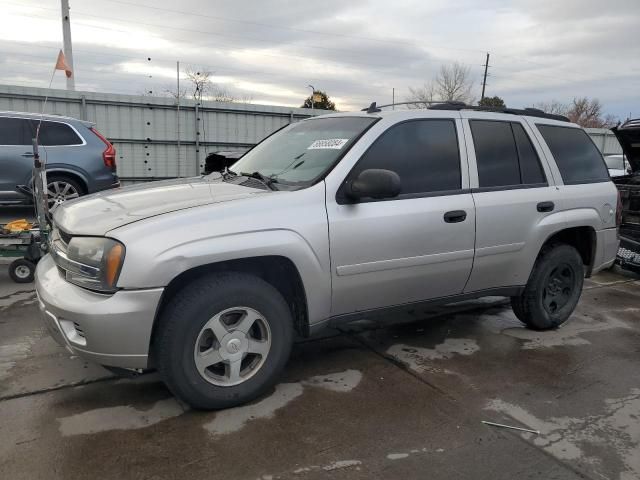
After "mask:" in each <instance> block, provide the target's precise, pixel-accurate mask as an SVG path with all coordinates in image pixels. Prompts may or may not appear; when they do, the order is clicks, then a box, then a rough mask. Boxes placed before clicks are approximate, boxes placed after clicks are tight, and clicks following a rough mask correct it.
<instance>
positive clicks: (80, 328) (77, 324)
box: [73, 322, 85, 338]
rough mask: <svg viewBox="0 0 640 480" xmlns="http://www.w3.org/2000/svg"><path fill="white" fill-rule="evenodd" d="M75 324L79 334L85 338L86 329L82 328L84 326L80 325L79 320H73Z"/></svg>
mask: <svg viewBox="0 0 640 480" xmlns="http://www.w3.org/2000/svg"><path fill="white" fill-rule="evenodd" d="M73 326H74V327H75V329H76V333H77V334H78V336H80V337H82V338H85V337H84V330H82V327H81V326H80V324H79V323H78V322H73Z"/></svg>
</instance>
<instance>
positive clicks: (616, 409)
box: [485, 388, 640, 479]
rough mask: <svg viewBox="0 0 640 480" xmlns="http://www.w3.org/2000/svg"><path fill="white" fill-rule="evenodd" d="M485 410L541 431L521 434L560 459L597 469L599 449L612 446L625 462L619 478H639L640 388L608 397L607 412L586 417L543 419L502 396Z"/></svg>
mask: <svg viewBox="0 0 640 480" xmlns="http://www.w3.org/2000/svg"><path fill="white" fill-rule="evenodd" d="M485 409H486V410H491V411H495V412H500V413H503V414H506V415H508V416H510V417H511V418H513V419H515V420H516V421H518V422H519V423H521V424H522V425H524V426H526V428H531V429H534V430H539V431H540V435H535V436H534V435H533V434H530V433H522V434H521V435H522V437H523V438H525V439H527V440H530V441H532V442H533V443H534V444H535V445H536V446H539V447H541V448H543V449H544V450H546V451H547V452H549V453H550V454H552V455H553V456H554V457H556V458H559V459H561V460H580V461H582V462H585V463H588V464H591V465H593V468H594V470H597V468H598V466H599V465H600V464H601V463H602V461H601V458H599V457H598V456H597V453H596V452H597V448H613V449H614V450H615V451H616V454H617V456H618V457H619V458H621V459H622V461H623V462H624V467H623V468H624V470H623V471H622V472H620V478H621V479H632V478H640V422H638V418H640V388H634V389H632V390H631V391H630V393H629V395H626V396H624V397H621V398H615V399H607V400H605V401H604V412H602V413H597V414H592V415H587V416H585V417H584V418H574V417H552V418H549V419H547V420H543V419H541V418H538V417H536V416H535V415H533V414H531V413H529V412H528V411H527V410H525V409H524V408H522V407H520V406H518V405H513V404H510V403H507V402H504V401H502V400H499V399H496V400H492V401H490V402H488V404H487V405H486V407H485ZM612 432H615V435H612V434H611V433H612ZM603 478H604V477H603Z"/></svg>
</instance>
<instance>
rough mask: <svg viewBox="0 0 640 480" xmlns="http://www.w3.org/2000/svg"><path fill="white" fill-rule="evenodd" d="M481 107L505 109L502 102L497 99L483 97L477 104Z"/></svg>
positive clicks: (496, 97)
mask: <svg viewBox="0 0 640 480" xmlns="http://www.w3.org/2000/svg"><path fill="white" fill-rule="evenodd" d="M478 105H479V106H481V107H506V105H505V104H504V100H503V99H501V98H500V97H498V96H497V95H496V96H495V97H484V98H483V99H481V100H480V101H479V102H478Z"/></svg>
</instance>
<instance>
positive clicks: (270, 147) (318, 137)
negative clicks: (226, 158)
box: [231, 117, 377, 185]
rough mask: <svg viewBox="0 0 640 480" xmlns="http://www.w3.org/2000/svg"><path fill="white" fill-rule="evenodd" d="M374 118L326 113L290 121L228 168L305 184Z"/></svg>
mask: <svg viewBox="0 0 640 480" xmlns="http://www.w3.org/2000/svg"><path fill="white" fill-rule="evenodd" d="M376 120H377V119H376V118H367V117H330V118H317V119H312V120H307V121H303V122H299V123H294V124H292V125H289V126H287V127H286V128H284V129H282V130H280V131H279V132H277V133H275V134H274V135H272V136H270V137H268V138H267V139H266V140H264V141H263V142H262V143H260V144H258V145H257V146H256V147H255V148H253V149H252V150H250V151H249V152H247V154H245V155H244V156H243V157H242V158H241V159H240V160H238V161H237V162H236V163H235V164H233V167H232V168H231V171H232V172H234V173H237V174H239V175H240V174H253V173H255V172H258V173H259V174H261V175H263V176H264V177H267V178H269V179H271V180H274V181H276V182H278V183H290V184H295V185H308V184H310V183H312V182H313V181H314V180H315V179H317V178H318V177H320V176H321V175H323V174H324V173H325V172H326V171H327V170H328V169H330V168H331V167H332V166H333V165H334V163H335V162H336V161H337V160H338V159H339V158H340V156H341V155H342V154H343V153H344V152H345V151H347V150H348V149H349V148H350V147H351V145H352V144H353V142H354V141H355V140H356V138H358V137H359V135H361V134H362V133H363V132H364V131H365V130H366V129H367V128H368V127H369V126H370V125H371V124H372V123H373V122H375V121H376Z"/></svg>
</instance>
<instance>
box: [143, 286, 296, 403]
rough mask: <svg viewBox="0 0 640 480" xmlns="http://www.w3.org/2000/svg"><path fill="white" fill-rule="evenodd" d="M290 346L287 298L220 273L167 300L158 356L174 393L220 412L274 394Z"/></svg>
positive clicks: (267, 287) (159, 328)
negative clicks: (270, 392) (273, 390)
mask: <svg viewBox="0 0 640 480" xmlns="http://www.w3.org/2000/svg"><path fill="white" fill-rule="evenodd" d="M292 344H293V319H292V316H291V311H290V310H289V307H288V305H287V303H286V301H285V300H284V298H283V297H282V295H280V293H279V292H278V291H277V290H276V289H275V288H274V287H273V286H272V285H270V284H269V283H267V282H265V281H264V280H262V279H260V278H258V277H255V276H253V275H249V274H243V273H221V274H216V275H210V276H206V277H203V278H201V279H198V280H196V281H194V282H192V283H190V284H189V285H188V286H186V287H185V288H184V289H183V290H181V291H180V292H179V293H178V294H176V295H175V296H174V297H173V298H172V299H171V300H170V301H169V303H168V304H167V306H166V307H165V308H164V310H163V312H162V314H161V317H160V323H159V325H158V333H157V338H156V341H155V345H154V353H155V355H156V360H157V365H158V370H159V372H160V375H161V376H162V379H163V380H164V382H165V383H166V384H167V386H168V387H169V389H170V390H171V391H172V392H173V393H174V395H176V396H177V397H178V398H180V399H182V400H184V401H185V402H187V403H188V404H190V405H191V406H192V407H195V408H200V409H216V408H226V407H231V406H235V405H239V404H242V403H245V402H248V401H250V400H252V399H254V398H256V397H257V396H259V395H261V394H262V393H264V392H265V391H267V390H268V389H269V388H271V387H272V386H273V385H274V383H275V382H276V381H277V379H278V377H279V375H280V373H281V371H282V370H283V368H284V366H285V364H286V362H287V360H288V358H289V353H290V352H291V346H292Z"/></svg>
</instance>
